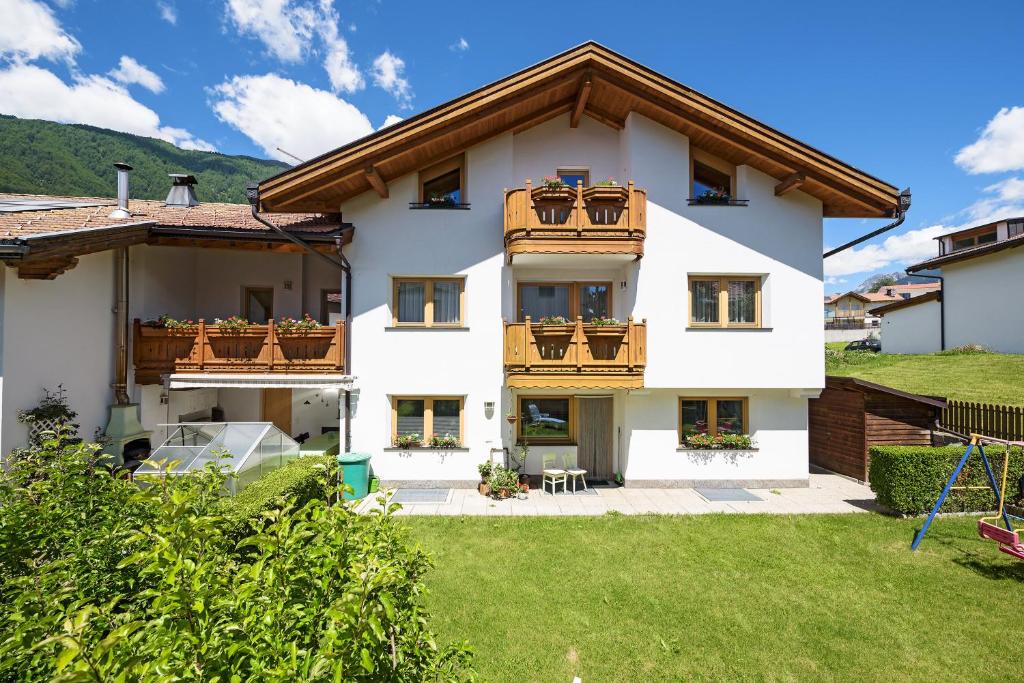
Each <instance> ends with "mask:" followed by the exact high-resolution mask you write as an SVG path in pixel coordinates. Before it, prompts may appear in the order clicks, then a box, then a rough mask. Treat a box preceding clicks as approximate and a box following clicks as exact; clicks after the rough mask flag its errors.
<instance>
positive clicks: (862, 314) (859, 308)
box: [825, 292, 901, 330]
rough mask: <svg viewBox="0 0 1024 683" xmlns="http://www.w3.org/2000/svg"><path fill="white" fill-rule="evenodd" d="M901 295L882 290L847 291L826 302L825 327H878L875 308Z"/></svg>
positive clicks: (857, 328)
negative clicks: (866, 291)
mask: <svg viewBox="0 0 1024 683" xmlns="http://www.w3.org/2000/svg"><path fill="white" fill-rule="evenodd" d="M900 300H901V299H900V297H898V296H894V295H890V294H885V293H882V292H871V293H861V292H847V293H846V294H837V295H836V296H834V297H832V298H831V299H829V300H827V301H826V302H825V329H827V330H861V329H871V328H876V327H878V317H877V316H876V315H874V310H875V309H876V308H878V307H880V306H884V305H886V304H888V303H892V302H894V301H900Z"/></svg>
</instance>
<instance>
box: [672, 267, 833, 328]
mask: <svg viewBox="0 0 1024 683" xmlns="http://www.w3.org/2000/svg"><path fill="white" fill-rule="evenodd" d="M847 307H848V305H847V304H846V303H845V302H841V303H840V309H841V310H847ZM690 326H691V327H760V326H761V278H758V277H744V276H728V275H727V276H715V277H707V276H697V277H691V278H690Z"/></svg>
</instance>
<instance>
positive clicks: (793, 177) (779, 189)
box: [775, 171, 807, 197]
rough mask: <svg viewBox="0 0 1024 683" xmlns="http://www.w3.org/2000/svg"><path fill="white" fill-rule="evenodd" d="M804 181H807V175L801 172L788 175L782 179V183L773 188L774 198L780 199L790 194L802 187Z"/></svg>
mask: <svg viewBox="0 0 1024 683" xmlns="http://www.w3.org/2000/svg"><path fill="white" fill-rule="evenodd" d="M805 180H807V174H806V173H803V172H802V171H797V172H796V173H791V174H789V175H788V176H786V177H785V178H783V179H782V182H780V183H779V184H778V185H776V186H775V196H776V197H781V196H782V195H784V194H786V193H787V192H792V191H793V190H795V189H797V188H799V187H800V186H801V185H803V184H804V181H805Z"/></svg>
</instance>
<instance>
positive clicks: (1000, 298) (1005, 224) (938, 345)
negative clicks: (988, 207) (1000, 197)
mask: <svg viewBox="0 0 1024 683" xmlns="http://www.w3.org/2000/svg"><path fill="white" fill-rule="evenodd" d="M936 240H937V242H938V251H939V254H938V256H936V257H935V258H932V259H929V260H927V261H924V262H922V263H918V264H915V265H913V266H911V267H909V268H907V272H908V273H919V274H932V275H936V274H937V275H939V276H940V277H941V279H942V295H941V297H931V298H926V297H918V298H915V299H911V300H910V301H908V302H906V303H907V304H908V305H909V306H910V307H909V308H906V307H897V308H896V309H895V315H894V313H893V312H890V311H888V310H886V309H882V311H881V312H882V313H883V315H884V318H883V324H882V350H883V351H888V348H887V347H889V348H901V349H904V350H901V351H894V352H895V353H927V352H929V351H937V350H939V349H943V348H946V349H949V348H955V347H957V346H963V345H965V344H981V345H983V346H987V347H989V348H990V349H992V350H994V351H1000V352H1003V353H1024V309H1022V308H1021V306H1020V305H1019V304H1018V303H1017V302H1016V301H1014V298H1013V293H1015V292H1019V291H1022V288H1024V250H1021V249H1018V247H1022V246H1024V218H1008V219H1004V220H1000V221H995V222H992V223H986V224H985V225H980V226H976V227H972V228H968V229H966V230H959V231H957V232H953V233H950V234H948V235H942V236H940V237H938V238H936ZM887 308H892V307H887ZM887 336H888V338H889V340H890V341H888V342H887V340H886V338H887Z"/></svg>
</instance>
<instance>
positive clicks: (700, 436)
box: [686, 433, 754, 451]
mask: <svg viewBox="0 0 1024 683" xmlns="http://www.w3.org/2000/svg"><path fill="white" fill-rule="evenodd" d="M686 447H687V448H700V449H714V450H732V451H734V450H746V449H750V448H754V440H753V439H752V438H751V437H750V435H749V434H717V435H715V436H712V435H710V434H704V433H694V434H687V435H686Z"/></svg>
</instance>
